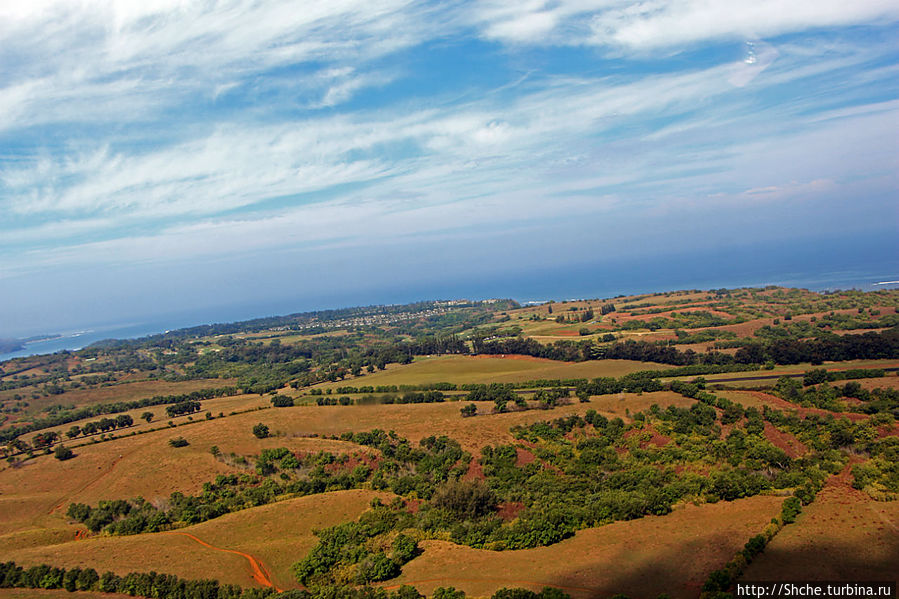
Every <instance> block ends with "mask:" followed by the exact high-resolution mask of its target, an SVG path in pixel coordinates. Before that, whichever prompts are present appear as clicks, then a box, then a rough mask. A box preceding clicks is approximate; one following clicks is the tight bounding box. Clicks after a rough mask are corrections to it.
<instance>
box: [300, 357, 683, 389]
mask: <svg viewBox="0 0 899 599" xmlns="http://www.w3.org/2000/svg"><path fill="white" fill-rule="evenodd" d="M664 368H669V367H668V366H665V365H664V364H656V363H654V362H635V361H633V360H590V361H587V362H559V361H555V360H544V359H541V358H531V357H528V356H517V357H500V356H438V357H432V358H419V359H416V360H415V362H413V363H412V364H406V365H400V364H391V365H390V366H388V368H387V370H384V371H380V372H375V373H373V374H369V375H366V376H363V377H358V378H353V379H347V380H346V381H341V382H336V383H326V384H322V385H318V387H320V388H322V389H328V388H336V387H342V386H347V385H349V386H355V387H358V386H363V385H372V386H378V385H420V384H423V383H438V382H448V383H457V384H462V383H493V382H498V383H518V382H523V381H528V380H535V379H574V378H597V377H602V376H610V377H619V376H624V375H625V374H629V373H631V372H636V371H638V370H661V369H664Z"/></svg>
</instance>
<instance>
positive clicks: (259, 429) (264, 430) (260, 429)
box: [253, 422, 269, 439]
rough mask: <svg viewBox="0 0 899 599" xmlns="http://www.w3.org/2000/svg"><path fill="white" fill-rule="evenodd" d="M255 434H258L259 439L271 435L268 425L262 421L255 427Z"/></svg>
mask: <svg viewBox="0 0 899 599" xmlns="http://www.w3.org/2000/svg"><path fill="white" fill-rule="evenodd" d="M253 434H254V435H256V438H257V439H265V438H266V437H268V436H269V430H268V427H267V426H265V425H264V424H262V423H261V422H260V423H259V424H257V425H256V426H254V427H253Z"/></svg>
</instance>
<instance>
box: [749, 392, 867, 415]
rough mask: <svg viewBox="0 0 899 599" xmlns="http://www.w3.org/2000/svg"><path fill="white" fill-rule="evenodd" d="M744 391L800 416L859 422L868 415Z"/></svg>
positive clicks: (777, 407) (773, 406) (779, 408)
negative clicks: (827, 408) (817, 406)
mask: <svg viewBox="0 0 899 599" xmlns="http://www.w3.org/2000/svg"><path fill="white" fill-rule="evenodd" d="M744 393H749V394H751V395H754V396H755V397H757V398H759V399H760V400H762V401H763V402H764V403H766V404H768V405H769V406H771V407H772V408H776V409H778V410H784V411H788V410H794V411H795V412H796V413H797V414H799V415H800V416H809V415H811V414H814V415H816V416H828V415H831V416H834V417H836V418H843V417H845V418H848V419H849V420H852V421H853V422H860V421H862V420H867V419H868V418H869V416H867V415H866V414H855V413H853V412H829V411H827V410H822V409H820V408H804V407H802V406H799V405H796V404H794V403H790V402H788V401H786V400H784V399H781V398H779V397H777V396H775V395H770V394H768V393H764V392H762V391H744Z"/></svg>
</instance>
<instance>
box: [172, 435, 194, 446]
mask: <svg viewBox="0 0 899 599" xmlns="http://www.w3.org/2000/svg"><path fill="white" fill-rule="evenodd" d="M169 445H171V446H172V447H187V446H188V445H190V443H188V442H187V439H185V438H184V437H175V438H174V439H169Z"/></svg>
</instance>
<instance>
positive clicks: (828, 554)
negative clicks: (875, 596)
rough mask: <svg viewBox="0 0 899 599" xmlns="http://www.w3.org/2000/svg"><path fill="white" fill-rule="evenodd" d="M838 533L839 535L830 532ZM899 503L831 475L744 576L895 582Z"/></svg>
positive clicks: (765, 578)
mask: <svg viewBox="0 0 899 599" xmlns="http://www.w3.org/2000/svg"><path fill="white" fill-rule="evenodd" d="M837 531H838V534H835V533H836V532H837ZM897 564H899V501H887V502H882V501H875V500H873V499H871V498H870V497H869V496H868V495H867V494H865V493H862V492H861V491H857V490H855V489H853V488H852V487H851V486H850V485H849V476H848V468H847V471H846V472H844V473H843V474H842V475H840V476H837V477H833V478H832V479H831V480H829V481H828V483H827V484H826V485H825V487H824V489H823V490H822V491H821V492H820V493H819V494H818V497H817V499H815V502H814V503H812V504H811V505H808V506H806V507H805V508H803V512H802V514H800V515H799V517H798V518H797V520H796V523H795V524H793V525H790V526H787V527H785V528H784V529H783V530H782V531H781V532H780V534H778V535H777V536H776V537H775V538H774V540H773V541H772V542H771V543H770V544H769V545H768V547H766V548H765V551H764V553H762V554H761V555H760V556H759V557H758V558H757V559H756V560H755V561H754V562H753V563H752V564H751V565H750V566H749V568H748V569H747V570H746V572H745V573H744V575H743V579H744V580H760V581H761V580H792V579H793V578H795V576H796V575H797V573H801V574H802V579H803V580H893V581H895V580H896V571H897V570H896V566H897Z"/></svg>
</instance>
